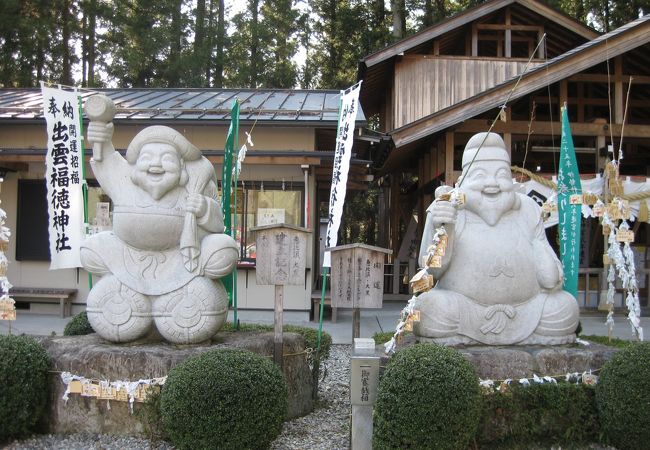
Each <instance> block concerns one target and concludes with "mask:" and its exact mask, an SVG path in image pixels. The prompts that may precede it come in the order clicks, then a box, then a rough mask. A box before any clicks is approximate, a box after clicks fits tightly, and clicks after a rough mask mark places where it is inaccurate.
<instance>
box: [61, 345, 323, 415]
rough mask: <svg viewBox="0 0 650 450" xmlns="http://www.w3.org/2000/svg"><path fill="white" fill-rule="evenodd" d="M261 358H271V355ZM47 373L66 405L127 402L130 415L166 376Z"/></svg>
mask: <svg viewBox="0 0 650 450" xmlns="http://www.w3.org/2000/svg"><path fill="white" fill-rule="evenodd" d="M313 353H314V349H313V348H311V347H309V348H306V349H304V350H302V351H299V352H293V353H284V354H283V355H282V356H283V357H284V358H286V357H290V356H301V355H305V356H306V357H307V358H310V357H311V356H312V354H313ZM262 356H264V357H266V358H273V355H262ZM49 372H50V373H55V374H59V376H60V377H61V381H62V382H63V384H65V387H66V388H65V392H64V393H63V396H62V397H61V399H62V400H63V401H65V402H66V403H67V402H68V400H69V399H70V394H79V395H81V396H82V397H90V398H97V399H98V400H106V401H107V403H106V405H107V408H108V409H109V410H110V409H111V405H110V401H111V400H113V401H121V402H128V404H129V411H130V412H131V414H133V404H134V403H135V402H138V403H143V402H146V401H147V397H148V396H150V395H151V394H152V393H153V392H155V391H157V390H159V389H160V388H161V387H162V386H164V385H165V382H166V381H167V376H166V375H165V376H163V377H155V378H147V379H139V380H138V381H129V380H117V381H108V380H101V379H99V378H86V377H84V376H82V375H75V374H72V373H70V372H65V371H58V370H50V371H49Z"/></svg>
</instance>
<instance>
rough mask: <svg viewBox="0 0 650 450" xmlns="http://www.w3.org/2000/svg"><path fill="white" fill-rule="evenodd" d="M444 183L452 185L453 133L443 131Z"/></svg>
mask: <svg viewBox="0 0 650 450" xmlns="http://www.w3.org/2000/svg"><path fill="white" fill-rule="evenodd" d="M445 184H446V185H447V186H453V185H454V133H453V131H448V132H446V133H445Z"/></svg>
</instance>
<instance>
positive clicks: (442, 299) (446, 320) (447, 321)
mask: <svg viewBox="0 0 650 450" xmlns="http://www.w3.org/2000/svg"><path fill="white" fill-rule="evenodd" d="M461 300H462V296H461V295H460V294H458V293H456V292H452V291H447V290H444V289H432V290H430V291H428V292H425V293H423V294H420V295H419V296H418V298H417V301H416V303H415V306H414V309H416V310H419V311H420V321H419V322H414V324H413V332H414V334H415V335H416V336H418V337H419V338H421V340H428V341H433V342H440V343H445V344H450V345H453V344H464V343H471V342H473V340H472V339H470V338H468V337H466V336H463V335H460V334H459V325H460V303H461Z"/></svg>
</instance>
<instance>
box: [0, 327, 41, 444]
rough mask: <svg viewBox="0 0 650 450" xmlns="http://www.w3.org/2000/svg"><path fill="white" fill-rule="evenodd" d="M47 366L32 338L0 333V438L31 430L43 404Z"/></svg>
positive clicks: (23, 433)
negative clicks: (0, 334) (1, 334)
mask: <svg viewBox="0 0 650 450" xmlns="http://www.w3.org/2000/svg"><path fill="white" fill-rule="evenodd" d="M49 368H50V357H49V356H48V354H47V352H46V351H45V349H43V347H41V345H40V344H39V343H38V342H36V340H35V339H33V338H30V337H27V336H0V386H1V387H0V392H1V394H0V442H2V441H5V440H7V439H9V438H12V437H20V436H23V435H25V434H27V433H29V432H31V431H33V430H34V428H35V426H36V424H37V423H38V421H39V420H40V419H41V417H42V415H43V413H44V412H45V407H46V405H47V398H48V392H49V391H48V386H49V383H48V370H49Z"/></svg>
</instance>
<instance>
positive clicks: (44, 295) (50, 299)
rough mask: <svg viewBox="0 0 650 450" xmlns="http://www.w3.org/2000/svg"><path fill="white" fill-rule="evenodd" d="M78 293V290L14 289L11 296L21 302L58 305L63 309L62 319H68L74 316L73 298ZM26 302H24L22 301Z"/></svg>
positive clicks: (10, 292) (10, 293) (10, 291)
mask: <svg viewBox="0 0 650 450" xmlns="http://www.w3.org/2000/svg"><path fill="white" fill-rule="evenodd" d="M76 293H77V290H76V289H49V288H25V287H15V286H14V287H12V288H11V289H10V290H9V296H10V297H12V298H13V299H14V300H16V301H18V300H17V299H18V298H20V299H21V300H20V301H27V302H31V301H34V302H43V303H58V304H59V305H60V307H61V317H68V316H70V315H71V314H72V296H73V295H75V294H76ZM23 298H24V299H26V300H22V299H23Z"/></svg>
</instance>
